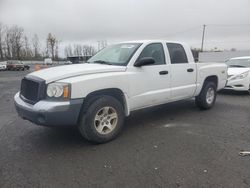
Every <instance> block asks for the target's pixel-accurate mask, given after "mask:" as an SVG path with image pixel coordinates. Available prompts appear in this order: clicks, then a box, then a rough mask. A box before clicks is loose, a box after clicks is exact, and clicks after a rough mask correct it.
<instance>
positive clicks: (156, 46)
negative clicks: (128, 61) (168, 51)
mask: <svg viewBox="0 0 250 188" xmlns="http://www.w3.org/2000/svg"><path fill="white" fill-rule="evenodd" d="M143 57H152V58H154V60H155V64H154V65H163V64H165V55H164V51H163V46H162V44H160V43H153V44H149V45H148V46H146V47H145V48H144V49H143V51H142V52H141V55H140V57H139V59H140V58H143Z"/></svg>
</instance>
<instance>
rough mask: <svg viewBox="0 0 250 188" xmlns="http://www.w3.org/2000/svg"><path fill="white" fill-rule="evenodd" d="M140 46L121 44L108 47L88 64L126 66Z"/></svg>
mask: <svg viewBox="0 0 250 188" xmlns="http://www.w3.org/2000/svg"><path fill="white" fill-rule="evenodd" d="M140 45H141V44H140V43H123V44H116V45H112V46H109V47H107V48H104V49H103V50H101V51H100V52H98V53H97V54H96V55H94V56H93V57H92V58H90V59H89V60H88V63H100V64H107V65H121V66H126V65H127V64H128V62H129V60H130V59H131V57H132V56H133V55H134V53H135V51H136V50H137V49H138V48H139V47H140Z"/></svg>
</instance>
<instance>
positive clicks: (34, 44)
mask: <svg viewBox="0 0 250 188" xmlns="http://www.w3.org/2000/svg"><path fill="white" fill-rule="evenodd" d="M32 48H33V54H34V58H35V59H37V58H39V57H40V52H39V51H40V41H39V38H38V36H37V34H35V35H34V36H33V38H32Z"/></svg>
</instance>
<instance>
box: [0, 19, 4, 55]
mask: <svg viewBox="0 0 250 188" xmlns="http://www.w3.org/2000/svg"><path fill="white" fill-rule="evenodd" d="M3 48H4V25H3V24H2V23H0V59H4V49H3Z"/></svg>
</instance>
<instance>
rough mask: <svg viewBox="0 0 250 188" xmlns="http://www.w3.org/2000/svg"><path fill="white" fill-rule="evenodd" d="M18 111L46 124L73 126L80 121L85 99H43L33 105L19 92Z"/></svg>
mask: <svg viewBox="0 0 250 188" xmlns="http://www.w3.org/2000/svg"><path fill="white" fill-rule="evenodd" d="M14 103H15V107H16V110H17V113H18V115H19V116H20V117H22V118H23V119H26V120H29V121H31V122H33V123H35V124H38V125H44V126H72V125H76V124H77V122H78V116H79V113H80V110H81V107H82V104H83V99H72V100H70V101H46V100H41V101H39V102H37V103H36V104H34V105H32V104H29V103H26V102H24V101H23V100H22V99H21V98H20V94H19V93H17V94H16V95H15V97H14Z"/></svg>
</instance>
